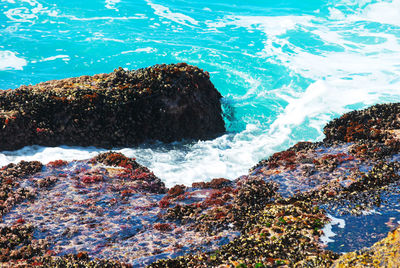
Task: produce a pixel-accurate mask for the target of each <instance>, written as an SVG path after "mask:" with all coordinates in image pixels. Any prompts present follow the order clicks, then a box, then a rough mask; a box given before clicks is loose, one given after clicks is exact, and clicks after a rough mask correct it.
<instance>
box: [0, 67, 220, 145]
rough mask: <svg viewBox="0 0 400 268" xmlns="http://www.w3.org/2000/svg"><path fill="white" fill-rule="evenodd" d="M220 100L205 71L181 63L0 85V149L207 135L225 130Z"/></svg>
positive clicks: (166, 139) (135, 143)
mask: <svg viewBox="0 0 400 268" xmlns="http://www.w3.org/2000/svg"><path fill="white" fill-rule="evenodd" d="M220 98H221V95H220V94H219V92H218V91H217V90H216V89H215V87H214V85H213V84H212V83H211V81H210V79H209V74H208V73H207V72H204V71H203V70H201V69H199V68H197V67H194V66H191V65H187V64H185V63H178V64H170V65H165V64H163V65H154V66H152V67H148V68H144V69H138V70H135V71H125V70H124V69H122V68H119V69H117V70H115V71H114V72H112V73H110V74H98V75H94V76H81V77H76V78H68V79H62V80H53V81H48V82H44V83H40V84H37V85H33V86H21V87H20V88H17V89H14V90H5V91H4V90H2V91H0V150H15V149H18V148H21V147H23V146H26V145H33V144H38V145H46V146H57V145H79V146H99V147H105V148H111V147H116V146H125V147H127V146H132V145H137V144H138V143H142V142H144V141H151V140H160V141H163V142H171V141H176V140H181V139H209V138H213V137H215V136H216V135H218V134H221V133H223V132H224V131H225V127H224V121H223V119H222V116H221V105H220Z"/></svg>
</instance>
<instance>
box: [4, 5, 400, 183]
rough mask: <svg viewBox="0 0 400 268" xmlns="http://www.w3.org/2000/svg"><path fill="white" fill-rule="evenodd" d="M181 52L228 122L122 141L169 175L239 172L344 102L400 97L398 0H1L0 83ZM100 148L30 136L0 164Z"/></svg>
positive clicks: (174, 178)
mask: <svg viewBox="0 0 400 268" xmlns="http://www.w3.org/2000/svg"><path fill="white" fill-rule="evenodd" d="M182 61H183V62H187V63H189V64H194V65H198V66H199V67H200V68H203V69H205V70H207V71H209V72H210V74H211V80H212V82H213V83H214V84H215V86H216V88H217V89H218V90H219V91H220V92H221V93H222V95H223V96H224V99H223V103H224V111H225V119H226V123H227V127H228V133H226V134H225V135H223V136H221V137H219V138H216V139H214V140H210V141H198V142H177V143H173V144H149V145H142V146H139V147H135V148H117V149H118V150H120V151H121V152H123V153H125V154H126V155H128V156H135V157H136V158H137V159H138V161H139V162H141V163H142V164H144V165H146V166H148V167H149V168H150V169H152V170H153V171H154V172H155V174H156V175H158V176H159V177H161V178H162V179H163V180H164V181H165V182H166V184H167V186H171V185H174V184H176V183H180V184H186V185H190V184H191V183H192V182H193V181H200V180H209V179H212V178H215V177H225V178H229V179H234V178H236V177H237V176H239V175H242V174H245V173H246V172H247V170H248V169H249V168H250V167H251V166H253V165H254V164H256V163H257V162H258V161H259V160H261V159H263V158H266V157H268V156H269V155H271V154H272V153H273V152H275V151H279V150H282V149H285V148H287V147H288V146H290V145H293V144H295V143H296V142H298V141H301V140H310V141H315V140H321V139H322V138H323V133H322V128H323V126H324V125H325V124H326V123H327V122H328V121H329V120H331V119H332V118H335V117H337V116H339V115H340V114H342V113H344V112H347V111H350V110H352V109H359V108H364V107H367V106H369V105H372V104H375V103H384V102H398V101H400V0H392V1H375V0H371V1H370V0H358V1H357V0H343V1H339V0H336V1H333V0H331V1H322V0H308V1H297V0H296V1H295V0H285V1H279V0H274V1H257V0H248V1H236V0H229V1H228V0H220V1H193V0H169V1H166V0H137V1H129V0H105V1H101V0H97V1H95V0H87V1H77V0H70V1H57V0H53V1H51V0H1V2H0V89H8V88H16V87H18V86H20V85H23V84H35V83H39V82H42V81H46V80H51V79H61V78H66V77H72V76H80V75H93V74H95V73H105V72H107V73H108V72H111V71H113V69H114V68H117V67H119V66H122V67H124V68H129V69H137V68H141V67H147V66H150V65H153V64H157V63H177V62H182ZM99 151H104V150H103V149H101V148H79V147H56V148H50V147H39V146H30V147H25V148H24V149H21V150H19V151H16V152H1V153H0V165H5V164H7V163H10V162H17V161H19V160H21V159H25V160H31V159H35V160H40V161H43V162H44V163H46V162H48V161H50V160H55V159H60V158H61V159H66V160H72V159H84V158H88V157H90V156H92V155H95V154H96V153H97V152H99Z"/></svg>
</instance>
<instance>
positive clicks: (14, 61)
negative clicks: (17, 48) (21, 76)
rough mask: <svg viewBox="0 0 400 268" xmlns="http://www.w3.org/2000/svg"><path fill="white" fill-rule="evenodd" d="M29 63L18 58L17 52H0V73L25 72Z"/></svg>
mask: <svg viewBox="0 0 400 268" xmlns="http://www.w3.org/2000/svg"><path fill="white" fill-rule="evenodd" d="M26 65H27V61H26V60H25V59H23V58H19V57H17V56H16V53H15V52H12V51H9V50H6V51H0V71H2V70H23V67H24V66H26Z"/></svg>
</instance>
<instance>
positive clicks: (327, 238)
mask: <svg viewBox="0 0 400 268" xmlns="http://www.w3.org/2000/svg"><path fill="white" fill-rule="evenodd" d="M327 216H328V218H330V220H331V221H330V222H329V223H328V224H326V225H325V226H324V228H322V231H323V235H322V236H321V237H320V240H321V242H322V243H323V244H325V245H326V244H328V243H331V242H335V240H333V239H332V237H334V236H336V234H335V233H334V232H333V231H332V226H333V225H337V226H338V227H339V228H341V229H343V228H344V227H345V226H346V222H345V220H343V219H339V218H335V217H333V216H332V215H330V214H328V215H327Z"/></svg>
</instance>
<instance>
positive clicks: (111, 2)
mask: <svg viewBox="0 0 400 268" xmlns="http://www.w3.org/2000/svg"><path fill="white" fill-rule="evenodd" d="M119 2H121V0H106V8H108V9H114V10H116V11H118V8H116V7H115V5H116V4H118V3H119Z"/></svg>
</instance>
